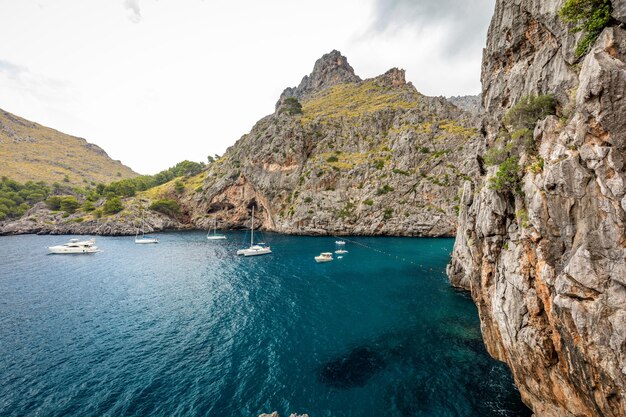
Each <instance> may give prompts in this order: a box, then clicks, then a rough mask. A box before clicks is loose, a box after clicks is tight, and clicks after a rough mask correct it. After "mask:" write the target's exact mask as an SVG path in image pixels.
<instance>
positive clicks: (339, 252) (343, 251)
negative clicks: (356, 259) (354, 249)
mask: <svg viewBox="0 0 626 417" xmlns="http://www.w3.org/2000/svg"><path fill="white" fill-rule="evenodd" d="M335 253H336V254H338V255H342V254H344V253H348V251H347V250H345V249H337V250H336V251H335Z"/></svg>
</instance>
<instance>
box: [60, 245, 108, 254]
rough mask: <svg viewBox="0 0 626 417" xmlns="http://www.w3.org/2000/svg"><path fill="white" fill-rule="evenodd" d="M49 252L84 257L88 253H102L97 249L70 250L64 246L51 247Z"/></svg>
mask: <svg viewBox="0 0 626 417" xmlns="http://www.w3.org/2000/svg"><path fill="white" fill-rule="evenodd" d="M48 250H49V251H50V253H53V254H56V255H83V254H88V253H97V252H102V251H101V250H100V249H98V248H96V247H91V248H68V247H63V246H49V247H48Z"/></svg>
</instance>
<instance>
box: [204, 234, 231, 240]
mask: <svg viewBox="0 0 626 417" xmlns="http://www.w3.org/2000/svg"><path fill="white" fill-rule="evenodd" d="M206 238H207V239H208V240H224V239H226V236H224V235H214V236H207V237H206Z"/></svg>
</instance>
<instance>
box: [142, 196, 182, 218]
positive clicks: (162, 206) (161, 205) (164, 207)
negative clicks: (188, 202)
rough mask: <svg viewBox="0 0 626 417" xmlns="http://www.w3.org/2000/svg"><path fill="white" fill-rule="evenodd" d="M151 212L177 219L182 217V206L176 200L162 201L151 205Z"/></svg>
mask: <svg viewBox="0 0 626 417" xmlns="http://www.w3.org/2000/svg"><path fill="white" fill-rule="evenodd" d="M149 208H150V210H154V211H158V212H159V213H163V214H165V215H167V216H171V217H176V216H178V215H180V205H179V204H178V202H177V201H176V200H171V199H162V200H157V201H155V202H154V203H152V204H150V207H149Z"/></svg>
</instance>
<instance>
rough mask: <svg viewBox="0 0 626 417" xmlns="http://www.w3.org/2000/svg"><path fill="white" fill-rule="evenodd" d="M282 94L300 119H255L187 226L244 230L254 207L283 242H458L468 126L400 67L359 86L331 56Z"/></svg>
mask: <svg viewBox="0 0 626 417" xmlns="http://www.w3.org/2000/svg"><path fill="white" fill-rule="evenodd" d="M286 92H287V93H288V95H290V96H297V97H298V98H300V99H301V102H302V109H303V113H302V114H301V115H294V116H291V115H288V114H286V113H281V112H277V113H276V114H273V115H270V116H267V117H265V118H263V119H261V120H260V121H259V122H258V123H257V124H256V125H255V126H254V127H253V128H252V130H251V131H250V133H249V134H247V135H245V136H243V137H242V138H241V139H240V140H239V141H238V142H237V143H236V144H235V145H234V146H233V147H231V148H230V149H228V151H227V152H226V153H225V155H224V156H223V157H222V158H221V159H220V160H219V161H217V162H216V163H214V164H212V165H211V166H210V168H209V170H208V172H207V179H206V181H205V183H204V187H203V191H202V192H201V193H198V194H196V195H194V196H193V197H192V201H191V203H190V206H193V207H195V209H194V210H193V213H192V222H193V223H194V224H196V225H198V226H200V227H207V226H208V225H209V224H210V223H211V221H212V219H213V217H217V218H218V219H219V223H220V227H225V228H241V227H245V225H246V224H247V222H248V216H249V208H250V207H251V206H252V205H256V206H257V208H258V209H259V210H257V213H258V222H259V223H260V224H261V225H262V227H263V228H265V229H267V230H272V231H277V232H281V233H291V234H359V235H410V236H444V235H445V236H449V235H453V234H454V233H455V231H456V217H457V209H458V203H459V196H458V189H459V186H460V185H461V184H462V182H463V181H464V180H465V179H469V178H473V177H475V176H476V175H477V173H478V164H477V161H476V159H475V158H473V157H471V156H472V155H475V154H476V153H477V146H478V144H479V141H478V133H477V130H476V128H475V127H474V126H473V125H472V122H471V115H469V114H468V113H466V112H464V111H462V110H460V109H459V108H457V107H456V106H454V105H451V104H450V103H449V102H448V101H447V100H445V99H444V98H436V97H427V96H424V95H422V94H420V93H419V92H418V91H417V90H416V89H415V87H413V85H411V84H410V83H407V82H406V80H405V77H404V71H403V70H399V69H397V68H394V69H391V70H389V71H388V72H387V73H385V74H383V75H381V76H379V77H376V78H372V79H368V80H364V81H360V78H359V77H357V76H356V75H354V72H353V71H352V68H351V67H350V65H349V64H348V62H347V60H346V58H345V57H343V56H341V55H340V54H339V53H338V52H337V51H333V52H331V53H330V54H327V55H325V56H324V57H322V58H321V59H320V60H318V61H317V63H316V64H315V68H314V70H313V72H312V73H311V75H310V76H308V77H305V79H304V80H303V82H302V83H301V85H300V86H299V87H297V88H296V89H295V90H289V89H288V90H286ZM287 93H284V94H283V96H285V94H287ZM468 155H470V157H468Z"/></svg>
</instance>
